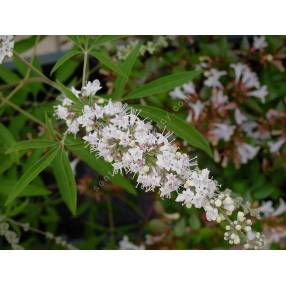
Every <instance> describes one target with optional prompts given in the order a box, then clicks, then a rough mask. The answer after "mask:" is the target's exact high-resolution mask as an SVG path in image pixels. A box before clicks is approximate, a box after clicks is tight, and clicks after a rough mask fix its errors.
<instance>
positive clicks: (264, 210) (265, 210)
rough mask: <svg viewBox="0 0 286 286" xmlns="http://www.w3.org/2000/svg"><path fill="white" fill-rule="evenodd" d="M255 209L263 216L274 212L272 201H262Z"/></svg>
mask: <svg viewBox="0 0 286 286" xmlns="http://www.w3.org/2000/svg"><path fill="white" fill-rule="evenodd" d="M257 210H258V211H259V213H261V214H262V215H263V216H265V217H268V216H270V215H272V214H273V212H274V207H273V202H272V201H266V202H263V203H262V204H261V206H260V207H259V208H258V209H257Z"/></svg>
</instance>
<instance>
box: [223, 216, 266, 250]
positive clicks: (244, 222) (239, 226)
mask: <svg viewBox="0 0 286 286" xmlns="http://www.w3.org/2000/svg"><path fill="white" fill-rule="evenodd" d="M251 225H252V221H251V220H250V219H247V218H246V217H245V213H244V212H241V211H239V212H238V213H237V219H236V220H234V221H233V222H231V223H230V224H229V225H227V226H226V227H225V229H226V232H225V234H224V239H225V240H227V241H228V242H229V243H230V244H234V245H236V244H240V243H241V233H242V232H244V233H245V237H247V240H246V242H245V244H244V248H245V249H250V248H254V249H259V248H262V247H263V241H262V239H261V235H260V233H254V232H253V231H252V229H251ZM253 235H254V236H253ZM255 238H257V239H256V240H255ZM251 246H253V247H251Z"/></svg>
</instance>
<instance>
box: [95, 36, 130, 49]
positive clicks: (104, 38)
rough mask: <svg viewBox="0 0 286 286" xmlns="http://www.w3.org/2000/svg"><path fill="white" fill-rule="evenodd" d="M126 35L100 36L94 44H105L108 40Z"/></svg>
mask: <svg viewBox="0 0 286 286" xmlns="http://www.w3.org/2000/svg"><path fill="white" fill-rule="evenodd" d="M124 37H127V36H119V35H114V36H112V35H106V36H98V37H96V39H95V40H94V42H93V45H95V46H98V45H102V44H105V43H108V42H113V41H116V40H119V39H121V38H124Z"/></svg>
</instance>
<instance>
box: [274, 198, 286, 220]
mask: <svg viewBox="0 0 286 286" xmlns="http://www.w3.org/2000/svg"><path fill="white" fill-rule="evenodd" d="M285 212H286V203H285V201H284V200H283V199H282V198H280V199H279V207H278V208H277V209H276V210H275V211H274V212H273V213H272V215H273V216H279V215H281V214H283V213H285Z"/></svg>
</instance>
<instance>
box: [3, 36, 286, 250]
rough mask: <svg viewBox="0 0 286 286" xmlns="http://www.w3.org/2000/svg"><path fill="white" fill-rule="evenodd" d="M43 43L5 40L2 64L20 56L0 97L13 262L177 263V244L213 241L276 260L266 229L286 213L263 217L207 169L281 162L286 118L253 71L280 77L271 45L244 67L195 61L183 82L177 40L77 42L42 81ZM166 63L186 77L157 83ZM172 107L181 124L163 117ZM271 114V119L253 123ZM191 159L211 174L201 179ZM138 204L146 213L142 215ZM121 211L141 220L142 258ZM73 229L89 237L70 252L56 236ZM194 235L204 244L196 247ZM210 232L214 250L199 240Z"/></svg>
mask: <svg viewBox="0 0 286 286" xmlns="http://www.w3.org/2000/svg"><path fill="white" fill-rule="evenodd" d="M42 40H44V37H39V36H36V37H31V38H27V39H24V40H21V41H17V40H16V43H15V45H14V41H13V38H12V37H9V36H2V37H1V38H0V51H1V53H0V54H1V59H2V60H1V62H2V61H6V60H7V59H8V58H11V57H12V55H13V61H14V64H15V68H16V69H17V71H14V70H13V69H12V70H11V69H9V67H8V66H3V65H2V66H1V68H0V78H1V79H2V80H3V81H6V84H4V85H3V88H1V87H0V98H1V107H2V109H1V112H2V114H3V115H4V116H3V119H2V121H1V124H0V137H1V140H2V141H3V147H2V150H1V152H2V153H1V154H2V155H1V156H2V157H3V163H4V164H2V165H1V166H0V170H1V172H0V174H1V177H0V179H1V183H3V184H1V185H2V187H0V193H1V194H3V196H2V199H1V208H0V210H1V222H0V234H1V235H2V236H3V238H4V239H5V240H6V242H8V243H9V244H10V245H11V246H12V248H13V249H19V248H22V247H24V248H37V247H44V248H45V247H49V248H51V247H56V248H57V247H62V248H66V249H74V248H88V249H89V248H120V249H148V248H153V247H154V248H167V249H172V248H186V245H185V244H184V245H182V243H183V242H184V241H188V240H189V239H191V240H192V239H194V242H192V247H200V246H198V245H199V244H200V243H201V242H202V241H204V239H207V238H208V237H212V236H213V237H216V239H217V243H218V245H219V246H218V247H236V248H242V247H244V248H245V249H260V248H263V247H265V245H268V247H269V245H270V244H269V242H268V244H267V243H266V244H264V240H265V235H266V234H265V233H261V230H263V225H262V224H263V221H264V220H266V219H267V215H270V216H271V217H274V216H277V215H281V214H283V212H284V210H283V203H284V201H283V200H282V199H281V200H280V207H279V208H280V211H278V210H279V208H278V210H277V211H276V212H275V211H274V209H273V202H272V201H270V203H271V204H272V205H271V207H272V212H270V211H268V213H267V207H266V206H267V205H269V204H270V203H269V202H262V205H261V206H259V201H257V200H256V201H253V198H251V197H248V198H247V197H246V196H244V194H238V193H235V192H233V191H231V190H230V189H229V187H232V186H231V185H228V182H227V181H228V180H225V181H223V176H222V174H223V172H221V173H219V172H217V169H216V168H214V171H215V172H214V174H213V175H212V172H210V171H209V169H210V168H211V166H212V164H215V162H219V163H220V164H222V165H223V166H224V167H227V166H228V162H230V161H233V162H234V164H235V166H236V167H240V166H242V165H247V164H248V163H249V161H251V160H252V159H254V158H255V156H256V155H257V154H258V153H259V152H262V150H267V151H265V152H268V153H267V156H268V157H269V158H271V157H270V156H269V154H273V156H277V157H280V156H282V154H283V152H284V151H283V150H284V149H283V148H284V147H285V146H283V144H284V139H285V138H284V137H285V134H284V133H283V132H284V131H283V130H281V131H278V132H277V130H278V129H277V128H279V127H280V128H283V126H284V125H283V120H284V113H283V111H282V110H281V108H280V107H279V109H275V107H274V105H270V104H269V102H268V99H269V97H270V91H271V88H270V87H269V86H268V84H267V83H262V81H261V80H260V78H259V75H258V74H257V73H256V72H254V69H253V68H252V67H251V65H250V64H249V61H250V60H249V58H250V57H251V59H252V58H253V61H254V62H255V63H257V64H258V63H260V64H261V65H263V64H264V62H263V59H264V60H265V61H267V63H268V62H269V63H271V64H273V65H274V66H275V69H279V72H282V71H281V70H282V69H283V63H282V62H281V59H282V56H281V50H280V51H279V52H276V53H274V52H273V53H270V52H269V53H268V51H267V52H266V50H267V49H268V44H267V42H266V40H265V38H263V37H255V38H254V41H253V44H252V46H251V47H249V48H246V49H245V50H242V51H241V53H242V54H241V55H240V54H239V53H238V57H239V60H237V61H235V60H232V61H231V62H229V61H227V62H226V63H224V62H223V59H222V58H218V57H217V58H212V57H211V56H204V57H201V56H200V57H198V63H196V64H193V62H192V63H191V66H192V67H191V68H188V69H183V70H182V68H181V66H182V63H181V62H180V60H181V59H184V56H183V53H182V50H183V51H184V47H185V46H184V44H185V43H184V42H183V43H182V42H181V39H180V37H164V36H159V37H153V39H152V40H146V41H145V40H144V39H143V41H140V40H137V39H132V40H131V41H129V40H128V39H127V40H126V39H125V38H124V37H119V36H97V37H92V36H70V37H69V38H68V41H70V42H72V43H73V48H72V49H71V50H69V51H67V52H66V53H65V54H64V55H63V57H61V58H60V59H59V60H58V61H57V62H56V63H55V65H53V67H52V68H51V67H50V68H48V69H47V70H45V67H43V69H41V68H40V67H39V64H38V62H37V45H38V43H39V42H40V41H42ZM186 40H187V41H188V42H189V44H191V45H194V43H193V42H192V39H191V38H189V37H187V38H186ZM117 41H118V42H119V43H118V44H116V42H117ZM124 42H126V43H124ZM14 46H15V47H14ZM27 47H28V48H29V47H32V48H33V51H32V58H31V60H27V59H26V58H24V57H23V56H22V55H21V53H22V52H25V49H26V48H27ZM13 48H14V51H13ZM181 49H182V50H181ZM166 50H167V51H166ZM169 52H170V53H171V55H172V57H171V59H169V62H168V65H169V66H172V67H175V69H176V68H177V70H174V71H171V72H169V74H167V75H166V72H164V75H163V76H162V74H161V73H163V71H162V66H160V64H159V66H156V65H155V66H154V65H152V60H153V57H154V58H158V59H162V57H163V55H164V53H166V59H168V53H169ZM176 53H178V54H179V55H177V54H176ZM270 56H272V58H271V57H270ZM270 58H271V59H270ZM243 59H248V61H246V60H245V62H243ZM176 61H178V62H177V63H176ZM159 62H160V61H159ZM80 64H82V65H80ZM183 65H185V63H184V64H183ZM253 65H254V64H253ZM145 67H147V70H145ZM148 67H151V71H150V70H148ZM70 69H72V71H71V72H70ZM21 76H22V78H23V79H22V78H21ZM134 76H135V78H134ZM96 78H100V80H99V79H96ZM63 82H64V83H63ZM2 90H3V91H2ZM161 95H164V98H162V97H160V96H161ZM168 97H171V99H172V100H171V101H170V100H169V99H168ZM152 100H155V101H154V102H153V103H152ZM156 100H157V102H156ZM165 100H167V101H168V104H167V105H169V106H170V104H171V105H173V111H175V113H173V112H168V111H167V110H168V108H169V107H168V108H165V109H161V108H159V107H160V105H161V104H162V103H164V102H165ZM265 106H266V107H265ZM280 106H281V105H280ZM264 107H265V108H267V109H268V111H267V113H266V118H267V119H265V118H263V116H265V114H264V113H263V112H258V111H260V110H264ZM282 108H283V105H282ZM253 110H256V111H257V114H255V115H254V116H253V115H252V114H251V111H253ZM176 113H180V114H179V115H177V114H176ZM181 113H182V114H185V113H187V116H186V117H185V118H186V120H183V119H182V115H181ZM274 131H276V132H274ZM200 132H201V133H200ZM202 134H203V135H205V137H204V136H203V135H202ZM23 139H24V140H23ZM208 141H209V142H210V143H211V145H212V146H213V151H212V150H211V148H210V145H209V143H208ZM194 148H195V150H196V151H197V152H198V153H199V155H198V159H200V157H201V156H202V158H208V159H207V160H208V162H209V166H208V164H206V162H205V163H204V164H202V165H204V166H202V167H201V166H200V165H201V164H200V162H197V156H195V155H194ZM199 161H200V160H199ZM217 167H219V165H218V166H217ZM236 172H238V171H236ZM51 174H52V176H51ZM217 175H218V176H219V178H218V180H219V181H220V183H218V180H216V176H217ZM265 185H266V186H268V185H267V183H265ZM268 187H269V186H268ZM140 189H141V190H143V191H145V193H146V194H144V192H142V191H141V192H140ZM125 191H126V192H125ZM156 194H158V195H156ZM141 196H143V198H145V200H148V201H147V202H148V207H147V209H146V208H144V207H140V203H141V201H144V199H143V198H142V199H140V197H141ZM135 198H136V200H137V199H138V201H137V202H134V200H135ZM263 198H264V197H263ZM258 199H259V197H258ZM117 200H119V202H118V201H117ZM122 202H124V205H123V209H126V208H127V206H128V208H129V207H130V209H132V210H133V211H134V212H135V213H136V215H137V214H138V216H139V217H140V219H139V222H140V223H139V226H136V227H135V228H134V230H136V229H137V230H138V231H142V230H144V229H145V234H144V235H143V237H144V239H142V235H141V238H140V237H139V239H137V242H138V245H139V246H137V244H135V243H133V242H131V240H130V238H129V233H128V232H126V231H124V229H125V227H124V224H123V226H122V223H121V224H120V223H119V224H118V222H117V221H116V218H117V217H116V216H114V212H117V211H119V210H117V209H118V208H120V205H121V204H122ZM64 204H65V205H66V207H67V209H69V211H70V213H71V214H67V209H66V208H65V207H64ZM102 205H106V209H107V211H105V210H104V209H103V210H102V207H103V206H102ZM115 209H116V210H115ZM265 210H266V211H265ZM119 212H120V211H119ZM104 214H107V222H106V223H107V226H106V223H105V222H104V221H105V219H104V218H101V217H102V215H104ZM265 214H266V215H265ZM31 215H32V216H33V218H31ZM260 215H262V218H261V216H260ZM62 216H63V219H61V217H62ZM126 216H127V218H128V216H130V215H125V216H123V218H125V217H126ZM66 217H67V218H68V220H69V221H70V222H64V224H63V226H64V229H65V228H68V225H70V224H71V225H73V223H74V224H75V225H77V223H79V227H80V228H84V230H85V232H86V233H87V234H86V236H84V237H83V236H82V235H80V236H79V235H78V233H76V235H75V234H72V236H73V237H72V238H71V237H68V236H66V235H67V234H69V233H70V231H68V229H67V230H66V235H64V236H66V237H65V238H62V237H59V236H56V235H54V234H53V233H55V232H58V231H63V229H60V228H59V227H58V226H59V225H61V224H62V222H61V221H65V219H66ZM199 217H201V220H200V219H199ZM125 219H126V218H125ZM102 220H103V222H102ZM186 220H188V221H189V226H188V225H187V223H186ZM23 221H24V222H23ZM201 221H202V222H201ZM117 224H118V225H117ZM202 224H203V225H202ZM42 227H44V229H43V230H42ZM190 229H191V230H194V231H197V233H196V234H194V235H193V236H192V231H191V232H190ZM213 231H215V232H217V234H218V235H216V234H215V233H213ZM22 232H23V233H22ZM24 232H27V234H24ZM203 232H205V234H207V236H205V238H204V237H202V236H201V237H200V238H199V236H200V235H202V233H203ZM21 233H22V235H21ZM33 233H34V235H33ZM200 233H201V234H200ZM29 234H30V235H29ZM131 234H132V233H131ZM20 235H21V237H22V236H23V237H24V240H23V244H22V243H21V241H22V239H21V240H20ZM39 236H42V237H45V238H46V240H45V242H42V241H41V239H40V238H39ZM29 237H32V240H31V241H29ZM195 239H197V244H196V242H195ZM26 240H27V241H26ZM3 241H4V240H3ZM40 241H41V242H40ZM174 243H175V244H174ZM180 243H181V245H180ZM47 245H48V246H47ZM228 245H230V246H228ZM203 247H208V248H214V247H217V246H215V245H205V246H203Z"/></svg>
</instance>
